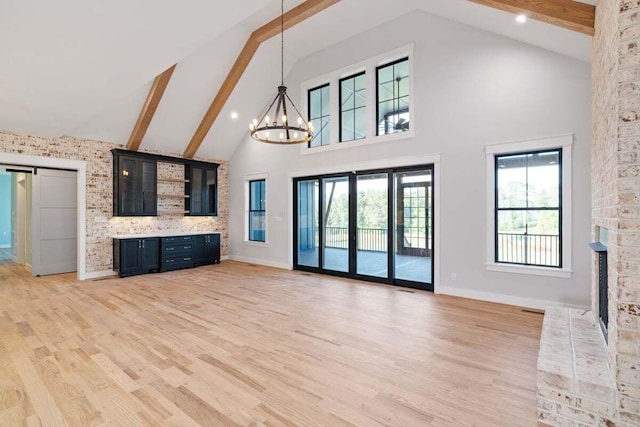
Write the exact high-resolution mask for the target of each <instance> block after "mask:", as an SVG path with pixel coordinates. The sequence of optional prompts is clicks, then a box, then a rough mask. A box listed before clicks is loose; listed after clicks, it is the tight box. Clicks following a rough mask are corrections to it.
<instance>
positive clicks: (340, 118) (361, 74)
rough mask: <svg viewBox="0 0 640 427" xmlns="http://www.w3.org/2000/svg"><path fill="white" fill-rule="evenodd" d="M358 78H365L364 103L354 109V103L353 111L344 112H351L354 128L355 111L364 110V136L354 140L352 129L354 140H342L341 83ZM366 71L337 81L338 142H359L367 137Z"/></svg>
mask: <svg viewBox="0 0 640 427" xmlns="http://www.w3.org/2000/svg"><path fill="white" fill-rule="evenodd" d="M360 76H364V77H365V82H364V90H365V102H364V106H363V107H355V101H354V108H353V109H348V110H346V112H352V113H353V126H354V128H355V123H356V118H355V117H356V111H357V110H359V109H363V108H364V110H365V131H364V136H363V137H362V138H356V137H355V129H354V138H353V139H347V140H345V139H344V136H343V134H342V130H343V127H342V115H343V113H345V110H343V109H342V107H343V106H342V82H344V81H346V80H351V79H355V78H356V77H360ZM354 86H355V82H354ZM367 89H368V88H367V71H366V70H362V71H359V72H357V73H354V74H351V75H349V76H346V77H342V78H341V79H339V80H338V121H339V128H340V132H339V135H338V142H351V141H359V140H361V139H365V138H366V137H367V129H366V127H367V123H366V119H367V100H368V96H367V93H368V92H369V91H368V90H367ZM354 93H355V88H354Z"/></svg>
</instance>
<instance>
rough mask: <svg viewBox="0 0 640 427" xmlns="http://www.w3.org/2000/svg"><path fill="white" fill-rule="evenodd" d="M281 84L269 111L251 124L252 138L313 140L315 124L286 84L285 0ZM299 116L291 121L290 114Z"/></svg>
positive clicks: (274, 141)
mask: <svg viewBox="0 0 640 427" xmlns="http://www.w3.org/2000/svg"><path fill="white" fill-rule="evenodd" d="M280 9H281V10H280V86H278V93H277V94H276V97H275V98H274V99H273V102H271V105H269V108H267V111H265V113H264V114H263V115H262V117H261V118H260V119H259V120H258V119H253V122H252V123H251V124H250V125H249V129H250V131H251V138H253V139H255V140H256V141H260V142H267V143H270V144H280V145H291V144H300V143H303V142H309V141H311V138H312V137H313V136H312V134H313V124H312V123H311V122H307V121H306V120H304V119H303V118H302V114H300V111H298V109H297V108H296V106H295V104H294V103H293V101H292V100H291V98H289V95H287V87H286V86H285V85H284V0H281V2H280ZM287 104H289V105H287ZM293 113H296V114H297V117H296V119H294V121H293V123H291V120H290V119H291V117H290V114H293Z"/></svg>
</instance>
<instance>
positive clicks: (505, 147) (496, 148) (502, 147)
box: [485, 133, 573, 154]
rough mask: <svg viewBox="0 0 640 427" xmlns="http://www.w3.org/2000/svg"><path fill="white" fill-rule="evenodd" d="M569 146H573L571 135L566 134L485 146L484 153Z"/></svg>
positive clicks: (505, 152) (504, 152) (503, 152)
mask: <svg viewBox="0 0 640 427" xmlns="http://www.w3.org/2000/svg"><path fill="white" fill-rule="evenodd" d="M571 145H573V134H572V133H566V134H561V135H554V136H545V137H538V138H531V139H520V140H516V141H505V142H497V143H494V144H487V145H486V146H485V152H486V153H487V154H508V153H517V152H519V151H537V150H546V149H553V148H559V147H570V146H571Z"/></svg>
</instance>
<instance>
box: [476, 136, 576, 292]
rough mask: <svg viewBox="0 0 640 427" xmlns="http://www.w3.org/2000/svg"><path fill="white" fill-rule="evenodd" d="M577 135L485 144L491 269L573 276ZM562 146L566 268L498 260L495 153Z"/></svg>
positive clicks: (518, 272)
mask: <svg viewBox="0 0 640 427" xmlns="http://www.w3.org/2000/svg"><path fill="white" fill-rule="evenodd" d="M573 140H574V136H573V134H563V135H557V136H550V137H541V138H533V139H527V140H520V141H510V142H502V143H498V144H490V145H487V146H485V152H486V177H487V187H486V188H487V210H486V215H487V238H486V243H487V247H486V260H487V262H486V268H487V270H489V271H499V272H505V273H516V274H531V275H537V276H548V277H559V278H564V279H570V278H571V276H572V274H573V270H572V268H571V260H572V255H571V253H572V245H573V240H572V239H573V237H572V221H571V219H572V208H571V201H572V188H573V187H572V180H571V178H572V166H571V162H572V156H571V154H572V145H573ZM554 148H561V149H562V268H561V269H557V268H549V267H536V266H528V265H511V264H501V263H496V262H495V222H494V210H495V155H496V154H509V153H518V152H527V151H538V150H546V149H554Z"/></svg>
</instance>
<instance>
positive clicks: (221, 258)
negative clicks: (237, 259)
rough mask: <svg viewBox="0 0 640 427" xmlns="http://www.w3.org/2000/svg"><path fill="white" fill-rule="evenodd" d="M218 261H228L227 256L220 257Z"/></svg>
mask: <svg viewBox="0 0 640 427" xmlns="http://www.w3.org/2000/svg"><path fill="white" fill-rule="evenodd" d="M220 261H229V255H222V256H221V257H220Z"/></svg>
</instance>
